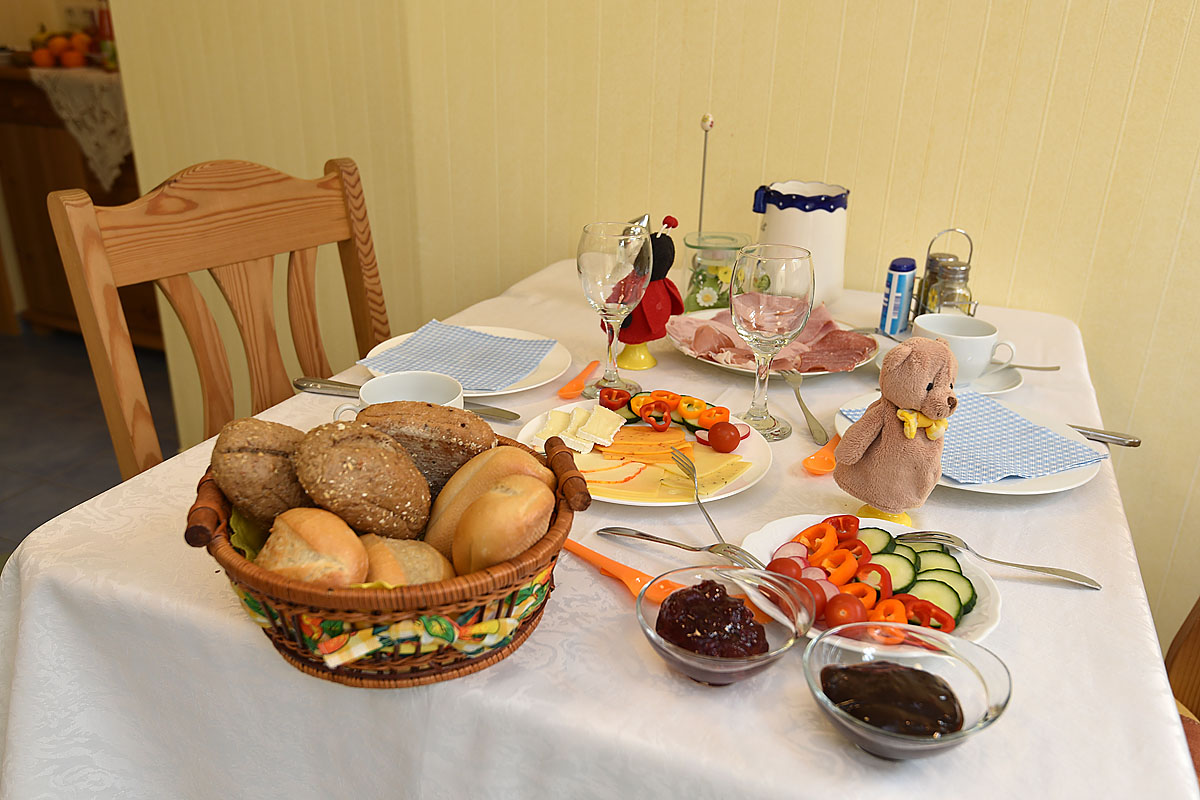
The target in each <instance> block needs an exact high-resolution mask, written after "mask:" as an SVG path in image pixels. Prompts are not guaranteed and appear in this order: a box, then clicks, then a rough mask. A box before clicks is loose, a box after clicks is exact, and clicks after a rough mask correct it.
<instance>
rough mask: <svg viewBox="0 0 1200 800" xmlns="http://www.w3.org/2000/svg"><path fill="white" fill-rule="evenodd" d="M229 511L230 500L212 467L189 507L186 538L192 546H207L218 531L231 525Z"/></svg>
mask: <svg viewBox="0 0 1200 800" xmlns="http://www.w3.org/2000/svg"><path fill="white" fill-rule="evenodd" d="M229 511H230V508H229V501H228V500H227V499H226V498H225V495H224V494H223V493H222V492H221V490H220V489H219V488H218V487H217V482H216V481H215V480H213V476H212V470H211V469H210V470H209V471H207V472H205V473H204V477H203V478H201V479H200V485H199V486H197V487H196V502H195V503H193V504H192V507H191V508H190V509H188V515H187V530H186V531H184V533H183V538H184V540H185V541H186V542H187V543H188V544H190V545H191V546H192V547H207V546H208V543H209V542H211V541H212V540H213V538H215V537H216V535H217V532H218V531H220V530H221V529H222V528H225V527H227V526H228V525H229Z"/></svg>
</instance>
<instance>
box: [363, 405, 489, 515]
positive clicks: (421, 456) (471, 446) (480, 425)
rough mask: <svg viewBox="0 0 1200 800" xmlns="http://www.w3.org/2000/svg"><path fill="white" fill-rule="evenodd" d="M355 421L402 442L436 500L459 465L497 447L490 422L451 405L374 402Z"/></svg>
mask: <svg viewBox="0 0 1200 800" xmlns="http://www.w3.org/2000/svg"><path fill="white" fill-rule="evenodd" d="M358 421H359V422H365V423H367V424H368V425H370V426H372V427H374V428H377V429H378V430H381V431H383V432H384V433H386V434H387V435H388V436H391V437H392V438H393V439H395V440H396V441H398V442H400V444H402V445H404V449H405V450H406V451H408V454H409V455H410V456H412V460H413V462H414V463H415V464H416V465H417V469H419V470H420V471H421V474H422V475H424V476H425V480H427V481H428V482H429V494H430V496H431V497H433V498H435V499H436V498H437V496H438V493H439V492H441V491H442V487H443V486H445V485H446V481H448V480H450V476H451V475H453V474H454V473H455V472H456V471H458V468H459V467H461V466H462V465H463V464H465V463H467V462H468V461H469V460H471V457H472V456H474V455H476V454H478V453H482V452H483V451H484V450H488V449H490V448H492V447H495V446H496V432H495V431H493V430H492V428H491V426H490V425H488V424H487V423H486V422H484V421H483V420H482V419H480V418H479V417H478V416H477V415H475V414H472V413H471V412H470V411H463V410H462V409H461V408H453V407H452V406H440V405H436V404H434V403H421V402H416V401H410V400H398V401H395V402H392V403H376V404H375V405H370V406H367V407H366V408H364V409H363V410H362V411H360V412H358Z"/></svg>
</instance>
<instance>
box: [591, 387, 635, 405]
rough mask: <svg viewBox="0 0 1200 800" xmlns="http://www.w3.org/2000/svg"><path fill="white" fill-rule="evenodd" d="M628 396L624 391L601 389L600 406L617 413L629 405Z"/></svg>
mask: <svg viewBox="0 0 1200 800" xmlns="http://www.w3.org/2000/svg"><path fill="white" fill-rule="evenodd" d="M629 398H630V394H629V392H627V391H625V390H624V389H613V388H611V387H609V388H605V389H601V390H600V396H599V398H597V399H599V401H600V405H602V406H604V407H605V408H607V409H608V410H609V411H617V410H618V409H622V408H624V407H625V406H626V405H627V404H628V403H629Z"/></svg>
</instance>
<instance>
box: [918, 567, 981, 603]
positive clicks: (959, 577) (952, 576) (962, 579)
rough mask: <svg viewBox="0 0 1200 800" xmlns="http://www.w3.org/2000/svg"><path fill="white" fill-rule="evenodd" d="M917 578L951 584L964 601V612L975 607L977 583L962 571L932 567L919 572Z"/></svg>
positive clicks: (959, 597)
mask: <svg viewBox="0 0 1200 800" xmlns="http://www.w3.org/2000/svg"><path fill="white" fill-rule="evenodd" d="M917 580H919V581H924V580H931V581H941V582H942V583H944V584H947V585H948V586H950V588H952V589H954V591H955V592H957V593H958V599H959V600H961V601H962V613H964V614H970V613H971V609H972V608H974V607H975V599H976V597H975V584H973V583H971V580H970V578H967V577H966V576H965V575H963V574H962V573H960V572H954V571H953V570H949V569H931V570H927V571H925V572H918V573H917Z"/></svg>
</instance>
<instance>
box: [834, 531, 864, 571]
mask: <svg viewBox="0 0 1200 800" xmlns="http://www.w3.org/2000/svg"><path fill="white" fill-rule="evenodd" d="M838 535H839V536H841V534H840V533H839V534H838ZM834 549H835V550H849V551H850V552H851V553H853V554H854V558H855V559H857V560H858V566H859V567H862V566H863V565H864V564H866V563H868V562H869V561H870V560H871V548H869V547H867V545H866V542H864V541H862V540H861V539H847V540H846V541H840V542H838V544H837V547H835V548H834Z"/></svg>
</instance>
